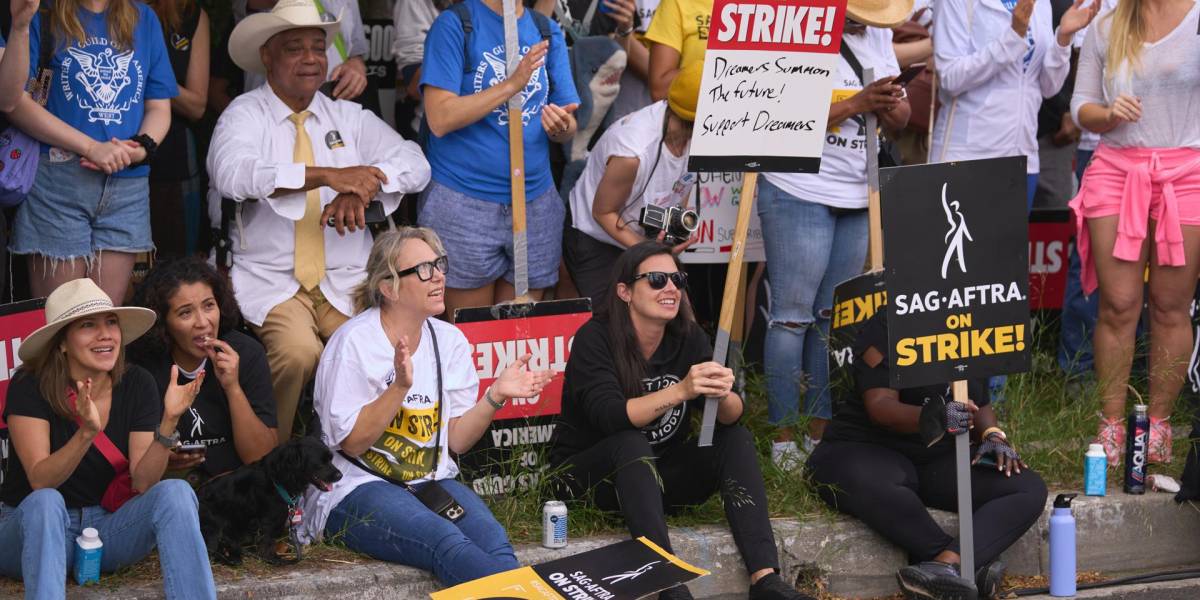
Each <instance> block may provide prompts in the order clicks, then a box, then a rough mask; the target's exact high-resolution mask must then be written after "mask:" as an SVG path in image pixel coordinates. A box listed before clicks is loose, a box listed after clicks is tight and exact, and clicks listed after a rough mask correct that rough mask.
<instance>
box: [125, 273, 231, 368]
mask: <svg viewBox="0 0 1200 600" xmlns="http://www.w3.org/2000/svg"><path fill="white" fill-rule="evenodd" d="M191 283H203V284H206V285H207V286H208V287H210V288H212V292H213V298H215V299H216V301H217V307H218V308H220V309H221V322H220V323H218V324H217V335H218V336H220V335H221V334H224V333H225V332H227V331H229V330H231V329H235V328H237V326H238V324H239V323H240V322H241V319H242V315H241V312H240V311H238V306H237V301H236V300H234V298H233V286H232V285H231V284H230V283H229V280H228V279H227V278H226V277H225V276H224V275H222V274H221V273H219V272H217V270H216V269H214V268H213V267H212V266H211V265H209V264H208V263H207V262H204V261H203V260H202V259H200V258H198V257H195V256H188V257H184V258H178V259H174V260H171V261H168V262H164V263H159V264H157V265H155V266H154V268H153V269H151V270H150V272H149V273H147V274H146V279H145V280H143V281H142V283H141V285H139V286H138V287H137V290H136V291H135V292H134V294H133V301H132V302H131V303H130V305H131V306H142V307H145V308H149V309H150V310H152V311H154V314H156V315H158V319H157V320H156V321H155V322H154V327H152V328H151V329H150V331H147V332H146V334H145V335H143V336H142V337H140V338H138V340H137V341H135V342H134V343H132V344H130V345H129V348H128V350H129V356H130V358H131V360H133V361H134V362H135V363H144V362H146V360H145V359H150V358H152V357H155V356H162V355H163V354H164V353H170V350H171V338H170V336H169V335H168V334H167V311H168V309H169V307H170V300H171V296H174V295H175V293H176V292H178V291H179V288H180V287H183V286H184V285H187V284H191Z"/></svg>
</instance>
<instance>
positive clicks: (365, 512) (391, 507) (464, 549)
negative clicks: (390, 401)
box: [325, 479, 520, 586]
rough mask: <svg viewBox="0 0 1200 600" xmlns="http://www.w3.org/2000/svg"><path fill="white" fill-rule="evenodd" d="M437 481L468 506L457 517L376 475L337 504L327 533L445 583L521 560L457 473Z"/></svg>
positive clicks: (492, 571) (468, 578)
mask: <svg viewBox="0 0 1200 600" xmlns="http://www.w3.org/2000/svg"><path fill="white" fill-rule="evenodd" d="M438 483H440V484H441V485H442V487H443V488H445V490H446V491H447V492H449V493H450V495H451V496H454V499H455V500H457V501H458V503H459V505H461V506H462V507H463V508H464V509H466V511H467V514H466V516H464V517H463V518H462V519H461V520H459V522H458V523H451V522H450V521H447V520H446V519H443V518H442V517H440V516H438V515H436V514H434V513H433V511H431V510H429V509H428V508H426V507H425V505H424V504H421V501H420V500H418V499H417V498H416V496H413V495H412V494H411V493H409V492H408V491H407V490H405V489H404V488H401V487H400V486H398V485H394V484H392V483H388V482H386V481H373V482H371V483H365V484H363V485H360V486H358V487H357V488H355V490H354V491H353V492H350V495H348V496H346V497H345V498H344V499H343V500H342V501H341V502H339V503H338V505H337V506H336V507H334V509H333V511H331V512H330V513H329V519H328V520H327V521H326V522H325V538H326V539H341V540H342V542H344V543H345V544H346V547H347V548H350V549H351V550H354V551H356V552H362V553H363V554H366V555H368V556H370V557H372V558H375V559H378V560H386V561H388V562H393V563H399V564H402V565H408V566H411V567H417V568H418V569H424V570H426V571H432V572H433V575H434V577H437V579H438V581H440V582H442V584H443V585H446V586H452V585H457V584H460V583H463V582H465V581H471V580H472V579H478V578H480V577H486V576H488V575H493V574H496V573H501V572H503V571H509V570H512V569H515V568H517V567H518V566H520V565H519V564H517V557H516V555H515V554H514V553H513V547H512V544H510V543H509V542H508V534H507V533H505V532H504V528H503V527H501V526H500V523H497V522H496V518H495V517H493V516H492V513H491V511H489V510H488V507H487V505H486V504H484V503H483V500H480V499H479V496H476V495H475V492H472V491H471V490H470V488H468V487H467V486H465V485H463V484H461V483H459V482H458V481H455V480H453V479H443V480H441V481H439V482H438ZM422 485H424V484H417V486H416V487H417V488H420V487H421V486H422ZM337 536H340V537H337Z"/></svg>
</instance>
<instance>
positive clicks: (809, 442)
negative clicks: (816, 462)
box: [802, 433, 821, 456]
mask: <svg viewBox="0 0 1200 600" xmlns="http://www.w3.org/2000/svg"><path fill="white" fill-rule="evenodd" d="M820 443H821V440H814V439H812V438H810V437H808V434H807V433H806V434H804V442H802V444H803V446H802V447H803V448H804V455H805V456H812V453H813V450H816V449H817V444H820Z"/></svg>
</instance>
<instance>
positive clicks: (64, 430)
mask: <svg viewBox="0 0 1200 600" xmlns="http://www.w3.org/2000/svg"><path fill="white" fill-rule="evenodd" d="M13 415H17V416H22V417H33V418H36V419H42V420H44V421H48V422H49V423H50V452H52V453H53V452H56V451H57V450H58V449H60V448H62V447H63V446H65V445H67V442H69V441H70V440H71V436H73V435H75V432H76V431H77V430H78V429H79V426H78V425H76V424H75V421H74V419H64V418H63V417H60V416H58V415H57V414H55V413H54V411H53V410H52V409H51V408H50V403H49V402H47V401H46V399H45V398H43V397H42V394H41V392H39V391H38V382H37V378H35V377H34V376H33V375H32V374H30V373H26V372H22V373H21V374H19V375H17V377H16V378H15V379H13V381H12V383H11V384H9V387H8V406H7V407H5V409H4V419H5V421H8V420H10V418H11V417H12V416H13ZM161 421H162V396H160V395H159V393H158V388H156V387H155V385H154V379H153V378H152V377H150V374H149V373H147V372H146V371H145V369H142V368H141V367H137V366H134V365H130V366H129V368H128V369H127V370H126V371H125V375H124V376H123V377H122V378H121V383H120V384H118V385H117V387H116V388H114V389H113V397H112V408H110V409H109V414H108V424H107V425H106V426H105V427H104V434H105V435H107V436H108V439H110V440H112V443H113V445H114V446H116V447H117V449H118V450H120V451H121V453H122V454H124V455H125V458H129V434H130V432H134V431H154V430H155V429H158V424H159V423H160V422H161ZM115 475H116V471H114V470H113V467H112V464H110V463H109V462H108V459H106V458H104V455H103V454H101V453H100V450H98V449H97V448H96V445H95V443H93V444H92V447H91V448H89V449H88V451H87V454H84V455H83V460H81V461H79V466H77V467H75V472H73V473H71V476H70V477H69V478H67V480H66V481H64V482H63V483H62V485H59V486H58V491H59V492H60V493H62V495H63V499H65V500H66V502H67V506H68V507H69V508H80V507H84V506H97V505H99V504H100V499H101V498H103V497H104V490H105V489H107V488H108V484H109V482H110V481H112V478H113V476H115ZM32 492H33V489H32V488H30V486H29V479H28V477H26V475H25V469H24V467H23V466H22V465H21V460H20V458H19V457H18V456H17V455H16V449H13V455H12V457H10V459H9V461H8V474H7V476H6V477H5V478H4V486H3V488H0V502H3V503H5V504H7V505H9V506H16V505H18V504H20V503H21V500H24V499H25V496H28V495H29V494H30V493H32Z"/></svg>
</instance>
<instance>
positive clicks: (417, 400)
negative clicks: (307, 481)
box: [300, 308, 479, 542]
mask: <svg viewBox="0 0 1200 600" xmlns="http://www.w3.org/2000/svg"><path fill="white" fill-rule="evenodd" d="M379 318H380V314H379V309H377V308H372V309H370V310H366V311H363V312H362V313H360V314H358V315H357V316H355V317H354V318H353V319H350V320H349V321H346V323H345V324H343V325H342V326H341V327H339V328H338V330H337V332H336V333H334V334H333V337H332V338H330V340H329V343H328V344H327V345H326V346H325V351H324V352H323V353H322V354H321V362H320V364H319V365H318V367H317V382H316V388H315V389H314V390H313V408H314V409H315V410H316V412H317V416H318V417H320V419H321V438H322V440H324V442H325V444H326V445H327V446H329V448H330V449H331V450H333V451H334V454H333V464H334V466H335V467H337V468H338V469H339V470H341V472H342V479H341V480H340V481H338V482H337V483H335V484H333V490H331V491H329V492H325V493H321V492H320V491H318V490H317V489H315V488H313V487H311V486H310V487H309V488H308V490H307V491H306V493H305V494H304V500H303V504H302V506H303V509H304V522H303V524H302V525H301V527H300V537H301V539H302V540H303V541H305V542H311V541H315V540H319V539H320V538H321V533H322V532H323V531H324V529H325V521H326V519H328V518H329V513H330V511H332V510H333V508H334V507H335V506H337V505H338V503H340V502H341V501H342V499H344V498H345V497H346V496H347V495H349V494H350V492H352V491H354V490H355V488H357V487H358V486H360V485H362V484H364V483H370V482H373V481H381V479H380V478H379V477H376V476H375V475H374V474H372V473H368V472H367V471H365V470H363V469H361V468H359V467H358V466H356V465H352V464H350V463H349V462H347V461H346V459H344V458H342V456H341V454H338V452H337V450H338V448H339V445H338V444H339V442H340V441H341V440H344V439H346V436H347V435H349V434H350V431H351V430H353V429H354V424H355V422H356V421H357V420H358V415H359V411H361V410H362V408H363V407H364V406H366V405H367V404H370V403H371V402H374V401H375V400H376V399H377V398H379V396H380V395H382V394H383V392H384V391H385V390H386V389H387V387H388V386H389V385H391V383H392V381H393V380H394V379H395V376H396V371H395V368H394V367H393V358H394V356H395V353H394V352H395V351H394V348H393V346H392V344H391V343H390V342H389V341H388V338H387V334H386V333H384V330H383V324H382V323H381V322H380V320H379ZM429 322H430V323H432V324H433V329H434V331H435V332H436V334H437V341H438V349H439V351H440V354H441V358H442V380H443V399H444V401H445V403H446V405H445V406H444V407H442V419H441V422H440V423H438V422H436V416H437V408H438V406H437V402H438V395H437V371H436V369H437V363H436V361H435V360H434V352H433V342H432V340H430V339H429V330H428V328H422V330H421V332H422V334H421V341H420V343H419V344H418V346H417V349H416V351H415V352H414V354H413V357H412V362H413V378H414V380H415V381H414V383H413V386H412V388H410V389H409V390H408V395H407V396H406V397H405V399H404V404H403V406H402V409H401V411H402V414H399V415H397V416H396V418H395V419H394V421H393V425H389V426H388V428H387V429H385V430H384V434H383V437H388V438H390V442H391V443H389V444H388V445H389V446H394V447H397V448H399V449H411V450H408V452H405V454H407V455H408V456H410V457H411V458H410V459H409V460H406V461H398V460H396V459H397V457H396V456H393V453H389V451H388V450H387V449H386V448H380V450H379V452H378V453H375V452H373V451H368V453H367V454H365V455H364V457H363V458H364V459H370V458H374V459H375V460H383V461H387V462H388V463H389V464H390V465H391V466H392V467H393V468H394V469H395V471H394V472H395V473H396V475H395V476H394V478H395V479H400V480H404V479H406V478H405V477H403V476H401V475H400V474H401V473H403V472H404V470H403V466H404V465H406V464H407V465H409V466H410V467H411V466H412V464H411V463H418V464H423V465H425V467H424V468H425V469H426V470H428V469H429V468H430V467H432V465H433V458H434V455H433V454H432V453H430V452H421V450H420V449H421V448H432V447H433V446H434V445H435V444H437V443H438V441H439V440H440V447H441V452H440V453H441V456H440V458H438V466H437V473H435V474H434V479H449V478H452V477H455V476H456V475H458V465H456V464H455V463H454V459H452V458H451V457H450V450H449V442H448V440H447V439H446V435H447V424H448V423H449V422H450V419H454V418H457V417H461V416H462V415H463V414H464V413H466V412H467V411H468V410H470V408H471V407H472V406H474V405H475V402H476V401H477V399H478V394H479V376H478V374H477V373H476V371H475V365H474V362H473V361H472V360H471V346H470V344H468V343H467V338H466V336H464V335H463V334H462V332H461V331H459V330H458V328H456V327H454V326H453V325H450V324H449V323H445V322H443V321H440V320H438V319H429ZM383 437H381V439H383ZM376 445H378V444H376ZM372 447H373V448H374V447H375V445H373V446H372ZM401 451H402V450H398V451H396V452H395V453H396V454H398V453H400V452H401ZM389 459H390V460H389ZM422 459H423V460H422ZM410 461H411V463H410ZM427 479H429V477H428V476H421V477H418V478H413V479H410V480H409V483H416V482H418V481H425V480H427Z"/></svg>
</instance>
